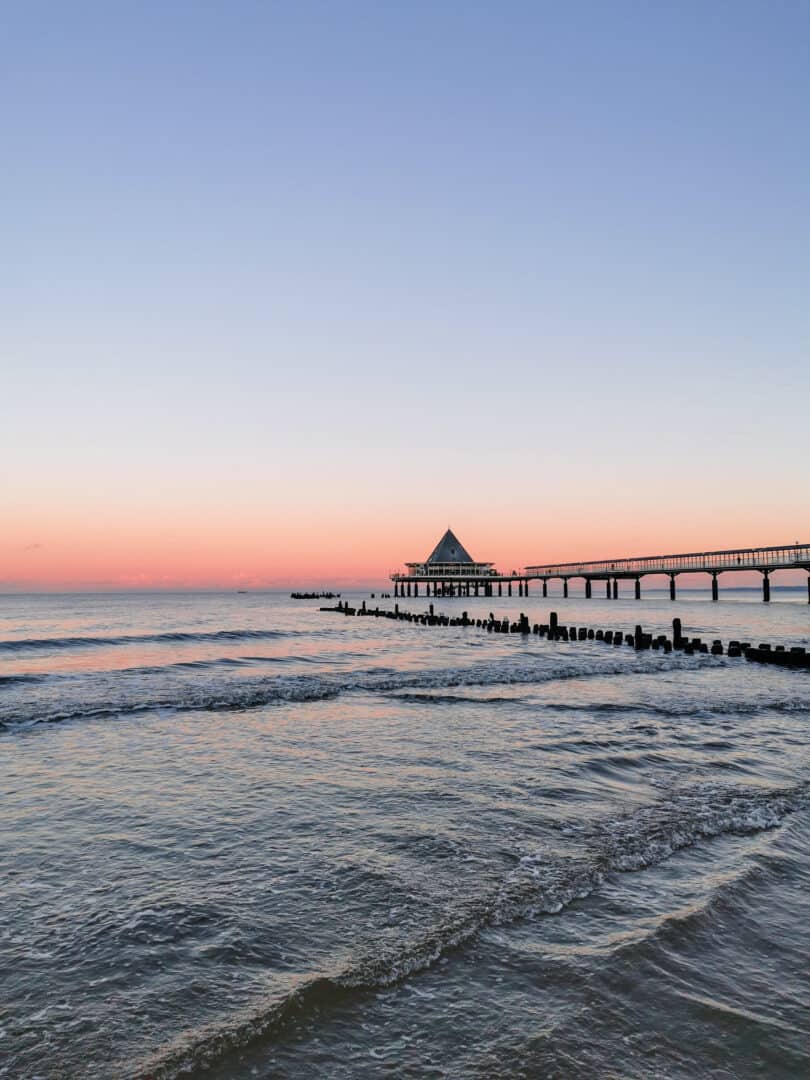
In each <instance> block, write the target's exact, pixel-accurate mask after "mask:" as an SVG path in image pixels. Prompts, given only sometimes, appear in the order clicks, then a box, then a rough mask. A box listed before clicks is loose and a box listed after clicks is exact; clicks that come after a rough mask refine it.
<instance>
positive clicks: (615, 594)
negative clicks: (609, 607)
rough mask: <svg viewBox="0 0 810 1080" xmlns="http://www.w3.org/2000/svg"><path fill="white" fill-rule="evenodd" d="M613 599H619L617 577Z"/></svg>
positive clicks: (614, 581)
mask: <svg viewBox="0 0 810 1080" xmlns="http://www.w3.org/2000/svg"><path fill="white" fill-rule="evenodd" d="M613 599H614V600H618V599H619V579H618V578H616V577H615V578H614V579H613Z"/></svg>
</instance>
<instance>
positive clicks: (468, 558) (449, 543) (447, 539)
mask: <svg viewBox="0 0 810 1080" xmlns="http://www.w3.org/2000/svg"><path fill="white" fill-rule="evenodd" d="M427 561H428V563H471V562H473V557H472V555H470V553H469V552H468V551H467V550H466V548H465V547H464V545H463V544H462V543H461V541H460V540H459V539H458V537H457V536H456V535H455V534H454V532H453V530H452V529H448V530H447V532H446V533H445V534H444V536H443V537H442V538H441V540H440V541H439V542H438V544H437V545H436V547H435V548H434V549H433V551H432V552H431V553H430V555H428V557H427Z"/></svg>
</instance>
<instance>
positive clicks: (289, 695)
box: [0, 654, 683, 727]
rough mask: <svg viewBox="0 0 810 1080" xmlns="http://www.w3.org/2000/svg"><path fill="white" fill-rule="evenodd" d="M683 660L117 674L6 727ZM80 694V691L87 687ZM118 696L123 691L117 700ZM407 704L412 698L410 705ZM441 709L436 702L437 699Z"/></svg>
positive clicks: (29, 704)
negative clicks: (200, 675) (157, 685)
mask: <svg viewBox="0 0 810 1080" xmlns="http://www.w3.org/2000/svg"><path fill="white" fill-rule="evenodd" d="M682 664H683V661H682V660H681V659H680V658H679V657H671V656H670V657H663V656H650V655H649V654H648V655H646V656H637V655H636V654H633V655H630V656H627V657H626V658H625V659H624V662H622V661H620V660H619V659H618V658H614V657H613V656H612V654H608V655H602V656H597V655H595V654H592V655H591V657H590V658H589V659H586V658H585V657H584V656H582V655H580V656H571V657H568V658H561V657H559V658H558V657H555V658H554V659H553V660H552V659H550V658H548V657H542V656H538V657H537V659H536V660H535V661H534V662H528V663H526V662H521V663H510V662H505V661H500V662H492V663H488V664H479V665H476V666H474V667H464V668H439V669H434V670H430V669H428V670H424V671H419V672H396V671H394V670H392V669H390V668H377V669H366V670H363V671H355V672H348V673H345V674H339V675H338V674H336V675H327V674H322V675H263V676H257V677H245V678H235V679H230V680H226V679H220V680H217V681H207V682H197V681H185V682H181V683H179V684H178V685H176V686H174V687H171V688H170V689H169V690H168V691H167V690H166V689H165V688H164V689H162V690H161V691H155V690H153V689H152V688H150V687H149V685H148V684H146V685H145V684H144V683H143V682H139V681H137V680H134V681H133V680H131V681H130V684H129V685H127V681H126V679H125V678H122V677H119V676H118V675H117V673H115V672H112V673H110V678H108V679H107V680H106V681H105V683H104V684H103V688H102V689H96V690H95V691H94V694H95V696H94V698H93V699H88V698H87V697H84V698H82V697H80V696H79V695H77V699H76V700H75V701H70V699H69V697H68V696H67V695H65V694H62V695H60V698H59V701H58V702H56V701H54V700H51V699H50V698H46V699H43V700H42V701H37V700H36V698H34V697H29V696H28V695H26V697H25V698H24V699H22V700H18V701H17V702H15V703H11V702H8V703H4V702H3V701H2V699H0V721H4V722H5V723H6V724H7V725H10V724H17V725H22V726H26V727H27V726H31V725H33V724H42V723H57V722H60V721H66V720H75V719H80V718H87V719H90V718H96V719H97V718H100V717H105V716H116V717H124V716H128V715H137V714H143V713H147V712H153V711H156V710H172V711H177V712H186V711H194V712H210V711H232V710H240V711H241V710H245V709H254V708H259V707H263V706H270V705H283V704H285V703H289V702H315V701H323V700H327V699H329V698H335V697H338V696H339V695H341V694H345V693H357V692H366V693H376V694H392V693H393V694H397V696H398V698H401V696H402V694H401V692H403V691H404V692H406V693H410V694H411V695H412V699H414V700H416V701H418V700H420V699H419V698H414V697H413V695H415V694H416V693H418V692H419V691H423V692H426V693H425V695H424V696H425V699H426V700H427V699H429V698H431V695H430V694H429V693H427V692H428V691H431V690H440V691H445V692H446V691H452V690H454V689H458V688H465V687H490V686H491V687H499V686H526V685H531V684H541V683H548V682H553V681H556V680H561V679H586V678H594V677H605V676H617V675H623V676H627V675H633V674H649V673H653V672H656V671H672V670H675V669H677V668H679V667H681V666H682ZM77 689H78V690H79V691H81V689H82V686H81V684H79V685H78V687H77ZM111 691H118V692H117V693H111ZM102 693H103V694H104V695H106V696H100V695H101V694H102ZM406 700H407V698H406ZM433 700H434V701H435V700H436V699H435V697H434V698H433Z"/></svg>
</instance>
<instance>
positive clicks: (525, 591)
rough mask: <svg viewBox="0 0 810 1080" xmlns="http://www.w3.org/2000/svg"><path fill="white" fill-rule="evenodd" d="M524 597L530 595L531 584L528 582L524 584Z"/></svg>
mask: <svg viewBox="0 0 810 1080" xmlns="http://www.w3.org/2000/svg"><path fill="white" fill-rule="evenodd" d="M523 595H524V596H528V595H529V582H528V581H524V582H523Z"/></svg>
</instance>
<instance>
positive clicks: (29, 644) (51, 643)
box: [0, 630, 328, 653]
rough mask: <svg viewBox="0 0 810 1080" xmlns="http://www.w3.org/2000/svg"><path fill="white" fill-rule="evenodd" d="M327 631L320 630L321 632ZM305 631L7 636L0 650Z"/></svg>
mask: <svg viewBox="0 0 810 1080" xmlns="http://www.w3.org/2000/svg"><path fill="white" fill-rule="evenodd" d="M327 632H328V631H317V633H318V634H319V635H321V634H323V633H327ZM302 634H306V635H307V636H314V632H311V631H304V630H202V631H199V632H197V633H193V632H191V631H170V632H166V633H162V634H115V635H110V636H107V637H57V638H6V639H4V640H2V641H0V653H2V652H12V653H16V652H23V651H32V652H34V651H38V650H47V649H60V650H61V649H86V648H98V647H100V646H113V645H140V644H144V643H152V644H171V643H173V642H174V643H180V642H191V643H194V642H204V641H250V640H256V641H260V640H272V639H274V638H286V637H296V636H299V635H302Z"/></svg>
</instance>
